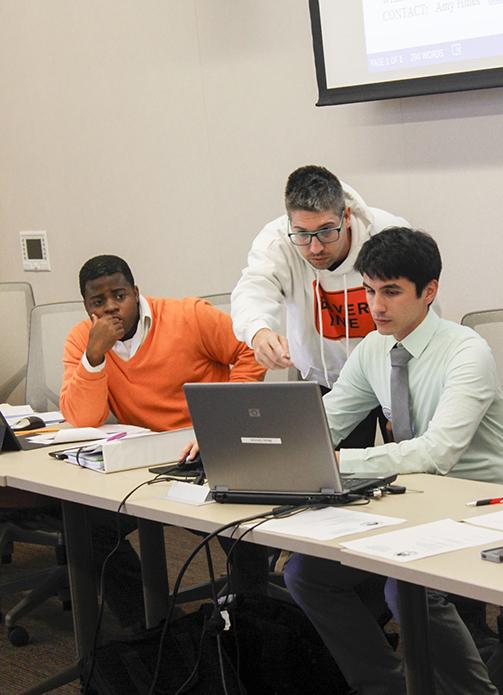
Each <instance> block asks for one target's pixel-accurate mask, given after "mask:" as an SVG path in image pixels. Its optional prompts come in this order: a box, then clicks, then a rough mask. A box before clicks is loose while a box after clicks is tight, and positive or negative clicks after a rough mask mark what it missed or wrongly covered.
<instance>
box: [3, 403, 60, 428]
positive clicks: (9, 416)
mask: <svg viewBox="0 0 503 695" xmlns="http://www.w3.org/2000/svg"><path fill="white" fill-rule="evenodd" d="M0 411H1V413H2V415H3V416H4V418H5V419H6V420H7V422H8V423H9V425H11V426H12V425H14V424H15V423H16V421H17V420H20V419H21V418H23V417H29V416H30V415H36V416H37V417H39V418H40V419H41V420H43V421H44V422H45V424H46V425H49V424H54V423H56V422H63V421H64V419H65V418H64V417H63V415H62V414H61V413H60V411H59V410H52V411H50V412H46V413H36V412H35V411H34V410H33V408H32V407H31V405H9V404H8V403H2V404H1V405H0Z"/></svg>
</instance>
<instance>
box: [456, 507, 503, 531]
mask: <svg viewBox="0 0 503 695" xmlns="http://www.w3.org/2000/svg"><path fill="white" fill-rule="evenodd" d="M463 521H464V522H465V524H474V526H484V527H485V528H494V529H497V530H498V531H503V512H492V513H489V514H478V515H477V516H471V517H469V518H468V519H463Z"/></svg>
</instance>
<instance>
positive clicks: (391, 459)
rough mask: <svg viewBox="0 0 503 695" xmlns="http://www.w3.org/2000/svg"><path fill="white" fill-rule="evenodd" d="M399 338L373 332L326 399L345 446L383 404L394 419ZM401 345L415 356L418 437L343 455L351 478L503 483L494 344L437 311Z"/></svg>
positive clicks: (336, 437) (501, 406) (501, 407)
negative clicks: (419, 476) (418, 476)
mask: <svg viewBox="0 0 503 695" xmlns="http://www.w3.org/2000/svg"><path fill="white" fill-rule="evenodd" d="M395 344H396V340H395V338H393V336H383V335H380V334H379V333H378V332H377V331H375V332H373V333H370V334H369V335H368V336H367V337H366V338H364V340H362V341H361V343H360V344H359V345H358V346H357V347H356V349H355V350H354V352H353V353H352V354H351V355H350V357H349V359H348V361H347V362H346V364H345V366H344V367H343V369H342V371H341V374H340V377H339V379H338V380H337V382H336V383H335V384H334V386H333V388H332V390H331V391H330V393H328V394H327V395H326V396H325V397H324V399H323V400H324V404H325V409H326V412H327V417H328V422H329V426H330V430H331V434H332V439H333V441H334V444H335V445H337V444H338V443H339V442H340V441H341V440H342V439H344V437H346V436H347V435H348V434H349V433H350V432H351V431H352V430H353V428H354V427H355V426H356V425H357V424H358V423H359V422H360V421H361V420H362V419H363V418H364V417H365V416H366V415H367V414H368V413H369V412H370V411H371V410H372V409H373V408H375V407H376V406H377V405H379V404H380V405H381V406H382V407H383V411H384V413H385V415H386V416H387V417H388V418H389V419H392V414H391V398H390V374H391V364H390V357H389V352H390V350H391V348H392V347H393V345H395ZM401 344H402V345H404V347H406V348H407V350H408V351H409V352H410V353H411V354H412V359H411V360H410V362H409V391H410V395H411V404H412V421H413V427H414V432H415V437H414V439H409V440H406V441H402V442H399V443H390V444H384V445H381V446H376V447H371V448H367V449H342V450H341V455H340V467H341V471H343V472H353V471H361V472H364V473H365V474H382V473H387V472H395V473H401V474H402V473H436V474H440V475H446V474H449V475H453V476H456V477H459V478H469V479H472V480H485V481H490V482H503V392H502V389H501V386H500V384H499V380H498V376H497V373H496V365H495V363H494V358H493V356H492V353H491V350H490V348H489V346H488V345H487V343H486V341H485V340H484V339H483V338H482V337H481V336H479V335H478V334H477V333H476V332H475V331H473V330H472V329H471V328H467V327H466V326H460V325H458V324H457V323H453V322H452V321H446V320H444V319H441V318H439V317H438V316H437V314H435V313H434V311H433V310H432V309H430V311H429V312H428V314H427V316H426V318H425V319H424V320H423V322H422V323H421V324H420V325H419V326H418V327H417V328H416V329H415V330H414V331H412V333H410V334H409V335H408V336H407V337H406V338H404V340H402V341H401Z"/></svg>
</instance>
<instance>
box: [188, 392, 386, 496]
mask: <svg viewBox="0 0 503 695" xmlns="http://www.w3.org/2000/svg"><path fill="white" fill-rule="evenodd" d="M184 391H185V395H186V397H187V402H188V405H189V410H190V414H191V417H192V423H193V426H194V431H195V433H196V437H197V440H198V443H199V447H200V449H201V458H202V461H203V465H204V470H205V472H206V477H207V479H208V482H209V485H210V488H211V490H212V492H213V496H214V498H215V499H216V500H217V501H219V502H245V503H258V504H297V503H298V504H303V503H312V502H316V501H319V502H326V503H342V502H344V501H346V500H347V498H348V495H349V494H350V493H356V494H364V493H365V492H366V491H368V490H369V489H371V488H375V487H382V486H383V485H385V484H387V483H389V482H392V481H393V480H394V479H395V478H396V475H391V476H387V477H383V478H375V477H372V478H361V477H358V478H356V477H355V476H350V477H348V478H346V477H342V476H341V474H340V473H339V469H338V466H337V460H336V458H335V453H334V448H333V444H332V440H331V438H330V431H329V429H328V423H327V418H326V415H325V409H324V407H323V403H322V400H321V392H320V388H319V386H318V384H315V383H312V382H294V381H290V382H284V383H283V382H266V383H262V382H246V383H236V382H231V383H217V384H215V383H211V384H185V386H184Z"/></svg>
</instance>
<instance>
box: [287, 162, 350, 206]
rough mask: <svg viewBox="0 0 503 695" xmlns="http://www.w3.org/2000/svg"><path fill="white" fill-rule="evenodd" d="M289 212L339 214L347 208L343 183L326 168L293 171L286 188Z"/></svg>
mask: <svg viewBox="0 0 503 695" xmlns="http://www.w3.org/2000/svg"><path fill="white" fill-rule="evenodd" d="M285 205H286V209H287V212H288V213H290V212H292V211H293V210H311V211H314V212H323V211H324V210H335V211H336V212H339V211H340V210H342V209H343V208H344V207H345V200H344V191H343V190H342V186H341V182H340V181H339V179H338V178H337V176H334V174H332V172H330V171H328V169H325V167H320V166H315V165H312V164H311V165H309V166H304V167H300V168H299V169H296V170H295V171H293V172H292V173H291V174H290V176H289V177H288V181H287V182H286V188H285Z"/></svg>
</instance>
